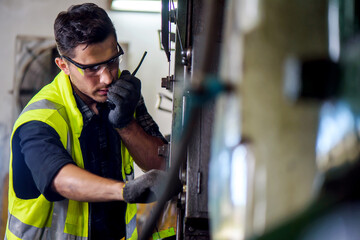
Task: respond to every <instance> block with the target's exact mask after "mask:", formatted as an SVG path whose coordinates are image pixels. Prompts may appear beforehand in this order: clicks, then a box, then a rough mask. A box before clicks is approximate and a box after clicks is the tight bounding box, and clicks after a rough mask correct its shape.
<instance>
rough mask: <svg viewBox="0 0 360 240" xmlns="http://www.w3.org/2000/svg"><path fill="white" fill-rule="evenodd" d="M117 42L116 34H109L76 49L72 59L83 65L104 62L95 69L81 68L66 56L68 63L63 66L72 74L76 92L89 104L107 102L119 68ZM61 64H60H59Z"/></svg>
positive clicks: (66, 71) (64, 61) (68, 73)
mask: <svg viewBox="0 0 360 240" xmlns="http://www.w3.org/2000/svg"><path fill="white" fill-rule="evenodd" d="M118 53H119V50H118V47H117V42H116V39H115V37H114V36H112V35H111V36H109V37H108V38H107V39H106V40H105V41H103V42H101V43H96V44H92V45H88V46H86V45H85V44H81V45H79V46H77V47H76V48H75V49H74V54H75V57H74V58H72V59H70V60H72V61H74V62H76V63H78V64H81V65H92V64H97V63H102V62H107V64H102V65H99V66H97V67H95V68H94V69H90V71H89V69H85V70H83V69H81V68H79V67H77V66H75V65H74V64H73V63H71V62H70V61H69V60H66V59H64V58H62V59H61V61H63V63H64V64H65V65H66V67H65V68H61V67H60V68H61V69H62V70H63V71H64V72H65V73H66V74H67V75H69V76H70V80H71V83H72V85H73V87H74V90H75V92H76V93H77V94H78V95H79V96H80V97H81V99H82V100H83V101H84V102H85V103H87V104H88V105H93V104H96V103H97V102H105V101H106V99H107V93H108V89H109V86H110V84H111V83H112V82H113V81H115V80H116V79H117V76H118V70H119V61H118V58H117V56H118V55H119V54H118ZM58 65H59V64H58Z"/></svg>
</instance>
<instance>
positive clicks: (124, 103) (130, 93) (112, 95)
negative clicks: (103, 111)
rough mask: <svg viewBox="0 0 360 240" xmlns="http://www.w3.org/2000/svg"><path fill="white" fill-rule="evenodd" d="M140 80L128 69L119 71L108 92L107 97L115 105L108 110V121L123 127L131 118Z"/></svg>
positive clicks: (117, 126) (115, 125) (136, 102)
mask: <svg viewBox="0 0 360 240" xmlns="http://www.w3.org/2000/svg"><path fill="white" fill-rule="evenodd" d="M140 89H141V82H140V80H139V79H138V78H136V77H134V76H132V75H131V74H130V72H129V71H127V70H124V71H122V72H121V75H120V78H119V79H118V80H117V81H116V82H114V83H113V84H112V85H111V86H110V88H109V92H108V99H109V100H110V101H111V102H112V103H113V104H114V105H115V108H113V109H111V110H110V112H109V121H110V123H111V124H112V125H113V126H114V127H116V128H123V127H125V126H126V125H128V124H129V123H130V122H131V120H132V119H133V115H134V111H135V108H136V106H137V104H138V102H139V99H140Z"/></svg>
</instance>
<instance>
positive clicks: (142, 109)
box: [136, 95, 167, 143]
mask: <svg viewBox="0 0 360 240" xmlns="http://www.w3.org/2000/svg"><path fill="white" fill-rule="evenodd" d="M136 121H137V123H138V124H139V125H140V126H141V127H142V128H143V129H144V131H145V132H146V133H147V134H149V135H151V136H154V137H158V138H160V139H161V140H162V141H163V142H164V143H167V140H166V139H165V138H164V136H163V135H162V134H161V132H160V130H159V126H158V125H157V124H156V122H155V121H154V120H153V118H152V117H151V115H150V114H149V113H148V111H147V108H146V106H145V102H144V98H143V96H142V95H141V97H140V100H139V103H138V105H137V107H136Z"/></svg>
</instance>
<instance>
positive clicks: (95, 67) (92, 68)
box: [84, 65, 101, 72]
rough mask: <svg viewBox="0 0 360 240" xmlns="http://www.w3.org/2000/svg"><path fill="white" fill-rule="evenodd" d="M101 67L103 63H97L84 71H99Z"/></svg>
mask: <svg viewBox="0 0 360 240" xmlns="http://www.w3.org/2000/svg"><path fill="white" fill-rule="evenodd" d="M100 68H101V65H96V66H93V67H89V68H85V69H84V71H86V72H97V71H99V69H100Z"/></svg>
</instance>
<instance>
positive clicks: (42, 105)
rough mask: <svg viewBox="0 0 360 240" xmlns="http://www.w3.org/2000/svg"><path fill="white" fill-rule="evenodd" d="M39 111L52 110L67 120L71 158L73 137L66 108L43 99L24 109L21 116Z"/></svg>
mask: <svg viewBox="0 0 360 240" xmlns="http://www.w3.org/2000/svg"><path fill="white" fill-rule="evenodd" d="M38 109H52V110H57V111H58V113H59V114H60V116H62V118H63V119H64V120H65V122H66V124H67V125H68V127H69V131H68V132H67V144H66V150H67V152H68V153H69V154H70V156H71V146H72V144H71V143H72V137H71V131H70V121H69V118H68V116H67V114H66V110H65V107H64V106H62V105H60V104H58V103H54V102H52V101H49V100H47V99H42V100H40V101H37V102H33V103H31V104H30V105H29V106H27V107H26V108H24V110H23V111H22V112H21V113H20V116H21V115H22V114H24V113H26V112H28V111H31V110H38Z"/></svg>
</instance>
